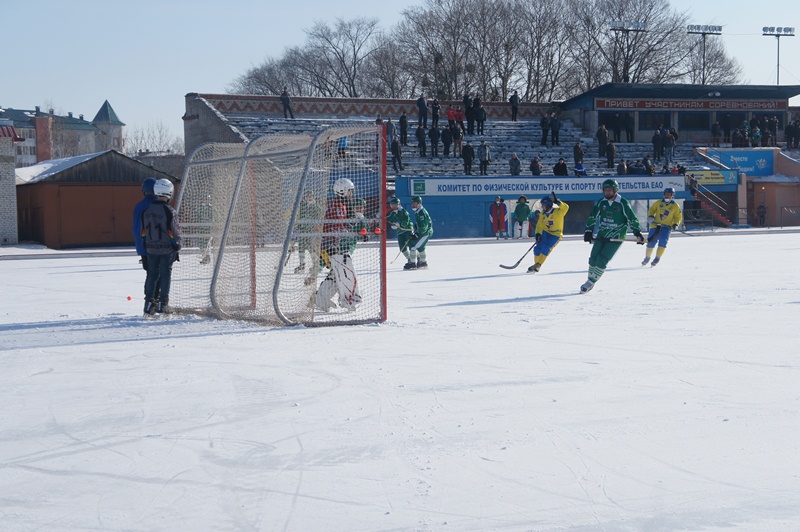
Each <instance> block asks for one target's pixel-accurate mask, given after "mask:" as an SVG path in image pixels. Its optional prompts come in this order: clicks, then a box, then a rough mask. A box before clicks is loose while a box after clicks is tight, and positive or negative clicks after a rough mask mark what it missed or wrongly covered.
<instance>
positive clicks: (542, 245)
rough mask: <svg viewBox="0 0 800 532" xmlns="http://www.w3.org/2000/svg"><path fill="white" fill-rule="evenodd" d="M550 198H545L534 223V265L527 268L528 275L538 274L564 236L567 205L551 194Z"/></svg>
mask: <svg viewBox="0 0 800 532" xmlns="http://www.w3.org/2000/svg"><path fill="white" fill-rule="evenodd" d="M552 196H553V197H552V198H551V197H550V196H545V197H543V198H542V200H541V202H540V204H541V205H542V212H541V213H539V221H538V222H537V223H536V234H535V236H534V238H536V244H534V246H533V257H534V263H533V265H532V266H531V267H530V268H528V273H536V272H538V271H539V270H540V269H541V267H542V264H544V261H546V260H547V257H549V256H550V252H552V251H553V250H554V249H555V247H556V246H557V245H558V243H559V242H561V237H562V236H564V217H565V216H566V215H567V212H569V205H567V203H566V202H564V201H561V200H559V199H558V197H556V193H555V192H552Z"/></svg>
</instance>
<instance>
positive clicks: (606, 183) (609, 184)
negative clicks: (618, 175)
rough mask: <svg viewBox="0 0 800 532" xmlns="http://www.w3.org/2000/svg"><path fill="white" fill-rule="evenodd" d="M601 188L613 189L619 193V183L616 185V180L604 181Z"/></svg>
mask: <svg viewBox="0 0 800 532" xmlns="http://www.w3.org/2000/svg"><path fill="white" fill-rule="evenodd" d="M603 188H611V189H614V192H618V191H619V183H617V180H616V179H606V180H605V181H603Z"/></svg>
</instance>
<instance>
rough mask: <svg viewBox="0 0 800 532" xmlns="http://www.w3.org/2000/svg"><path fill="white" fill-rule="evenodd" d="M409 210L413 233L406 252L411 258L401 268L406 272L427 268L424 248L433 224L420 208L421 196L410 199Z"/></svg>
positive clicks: (431, 232)
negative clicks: (412, 220)
mask: <svg viewBox="0 0 800 532" xmlns="http://www.w3.org/2000/svg"><path fill="white" fill-rule="evenodd" d="M411 209H412V210H413V211H414V232H413V233H411V239H410V240H409V241H408V252H409V254H410V255H411V256H410V258H409V262H408V263H407V264H406V265H405V266H403V268H404V269H406V270H414V269H421V268H427V267H428V258H427V256H426V254H425V247H426V246H427V245H428V240H429V239H430V237H431V236H433V223H432V222H431V217H430V215H429V214H428V211H427V210H425V207H423V206H422V197H421V196H412V197H411ZM414 261H416V262H414Z"/></svg>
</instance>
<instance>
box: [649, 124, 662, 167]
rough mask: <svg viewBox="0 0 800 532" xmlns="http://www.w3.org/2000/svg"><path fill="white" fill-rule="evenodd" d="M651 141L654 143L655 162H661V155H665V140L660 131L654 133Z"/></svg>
mask: <svg viewBox="0 0 800 532" xmlns="http://www.w3.org/2000/svg"><path fill="white" fill-rule="evenodd" d="M650 141H651V142H652V143H653V160H654V161H655V162H661V155H662V154H663V153H664V138H663V136H662V135H661V130H660V129H657V130H656V131H655V133H653V138H652V139H651V140H650Z"/></svg>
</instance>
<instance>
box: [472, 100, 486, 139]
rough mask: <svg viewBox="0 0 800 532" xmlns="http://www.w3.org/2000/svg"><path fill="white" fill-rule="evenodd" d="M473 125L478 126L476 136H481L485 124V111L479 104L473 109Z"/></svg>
mask: <svg viewBox="0 0 800 532" xmlns="http://www.w3.org/2000/svg"><path fill="white" fill-rule="evenodd" d="M475 123H476V124H477V126H478V135H483V125H484V124H485V123H486V109H485V108H484V107H483V104H479V105H478V108H477V109H475Z"/></svg>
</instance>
